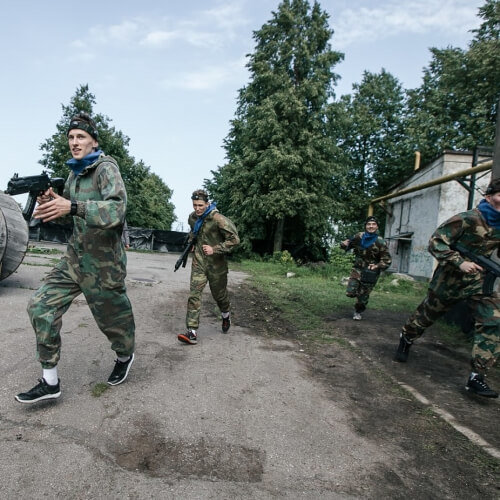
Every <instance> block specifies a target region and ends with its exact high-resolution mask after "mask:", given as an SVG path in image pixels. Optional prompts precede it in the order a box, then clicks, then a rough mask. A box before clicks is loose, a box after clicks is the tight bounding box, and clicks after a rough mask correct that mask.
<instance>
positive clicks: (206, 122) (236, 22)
mask: <svg viewBox="0 0 500 500" xmlns="http://www.w3.org/2000/svg"><path fill="white" fill-rule="evenodd" d="M320 4H321V6H322V8H323V9H324V10H326V11H327V12H328V13H329V15H330V27H331V28H332V29H333V30H334V32H335V33H334V35H333V37H332V40H331V46H332V48H333V49H334V50H338V51H340V52H343V53H344V54H345V60H344V62H342V63H341V64H339V65H337V66H336V67H335V71H336V72H337V73H338V74H340V76H341V80H340V83H339V85H338V86H337V87H336V94H337V96H340V95H342V94H346V93H349V92H350V91H351V88H352V84H353V83H356V82H359V81H360V80H361V75H362V73H363V71H364V70H368V71H372V72H379V71H380V70H381V69H382V68H385V69H386V70H387V71H389V72H390V73H392V74H393V75H394V76H395V77H397V78H398V79H399V81H400V82H401V84H402V85H403V86H404V87H405V88H414V87H417V86H419V85H420V83H421V78H422V68H423V67H425V66H427V64H428V63H429V61H430V52H429V48H430V47H439V48H444V47H447V46H454V47H462V48H466V47H467V44H468V43H469V41H470V40H471V38H472V34H471V33H470V30H471V29H474V28H476V27H477V26H478V25H479V19H478V17H477V11H478V8H479V7H480V6H481V5H483V4H484V1H482V0H481V1H478V0H376V1H375V0H373V1H372V0H323V1H321V2H320ZM278 5H279V2H278V1H277V0H189V1H184V2H180V1H179V2H177V1H173V0H170V1H169V0H163V1H162V0H141V1H137V0H120V1H117V0H99V1H97V0H89V1H81V2H76V3H75V2H67V1H61V0H46V1H40V0H16V1H4V2H2V16H1V18H0V42H1V44H2V53H1V55H0V63H1V67H2V77H1V78H0V99H1V108H0V109H1V110H2V113H3V116H2V120H1V127H2V134H1V136H2V143H3V149H4V160H3V162H2V163H3V164H2V166H1V168H0V189H5V188H6V186H7V181H8V179H9V178H10V177H11V176H12V174H13V173H15V172H18V173H19V174H20V175H34V174H38V173H40V172H41V166H40V165H39V164H38V163H37V162H38V160H39V159H40V158H41V151H40V149H39V148H40V144H41V143H43V142H44V141H45V139H47V138H48V137H50V136H51V135H52V134H53V133H54V132H55V126H56V124H57V122H58V121H59V120H60V118H61V116H62V110H61V105H62V104H68V103H69V100H70V98H71V97H72V96H73V94H74V93H75V90H76V89H77V88H78V87H79V86H80V85H81V84H86V83H88V84H89V86H90V90H91V92H92V93H93V94H94V95H95V96H96V100H97V105H96V111H97V112H100V113H103V114H105V115H107V116H108V117H110V118H111V119H112V123H113V125H114V126H115V127H116V128H117V129H118V130H121V131H122V132H123V133H124V134H125V135H127V136H128V137H129V138H130V147H129V151H130V153H131V154H132V155H133V156H134V157H135V158H136V159H137V160H140V159H142V160H143V161H144V162H145V164H146V165H148V166H149V167H150V168H151V170H152V171H153V172H155V173H156V174H158V175H159V176H160V177H161V178H162V179H163V180H164V181H165V182H166V184H167V185H168V186H169V187H170V188H171V189H173V190H174V195H173V198H172V201H173V203H174V205H175V206H176V211H175V213H176V216H177V217H178V219H179V221H178V223H174V227H173V228H172V229H178V230H182V229H183V228H184V229H186V227H187V224H186V219H187V216H188V214H189V212H190V210H191V208H190V199H189V197H190V194H191V192H192V191H193V190H194V189H196V188H198V187H201V186H202V184H203V180H204V179H205V178H208V177H211V173H210V171H211V170H215V169H217V167H218V166H220V165H222V164H223V163H224V150H223V148H222V145H223V139H224V137H226V135H227V133H228V131H229V121H230V120H231V119H232V118H233V116H234V113H235V109H236V98H237V91H238V89H240V88H241V87H243V86H244V85H245V84H246V83H247V81H248V73H247V70H246V68H245V63H246V55H247V54H249V53H252V52H253V50H254V40H253V38H252V34H253V31H254V30H257V29H259V28H260V27H261V26H262V24H264V23H265V22H266V21H268V20H269V19H271V17H272V11H273V10H276V8H277V6H278ZM19 201H22V200H19ZM182 226H183V227H182Z"/></svg>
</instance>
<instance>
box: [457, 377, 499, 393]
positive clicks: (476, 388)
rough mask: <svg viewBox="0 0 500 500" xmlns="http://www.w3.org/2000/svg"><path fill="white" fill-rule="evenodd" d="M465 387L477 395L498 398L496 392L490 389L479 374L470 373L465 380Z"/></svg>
mask: <svg viewBox="0 0 500 500" xmlns="http://www.w3.org/2000/svg"><path fill="white" fill-rule="evenodd" d="M465 388H466V389H467V390H468V391H471V392H473V393H474V394H477V395H478V396H483V397H485V398H498V392H496V391H494V390H493V389H490V388H489V387H488V384H487V383H486V382H485V381H484V377H483V376H482V375H479V374H475V375H471V376H470V377H469V380H467V385H466V386H465Z"/></svg>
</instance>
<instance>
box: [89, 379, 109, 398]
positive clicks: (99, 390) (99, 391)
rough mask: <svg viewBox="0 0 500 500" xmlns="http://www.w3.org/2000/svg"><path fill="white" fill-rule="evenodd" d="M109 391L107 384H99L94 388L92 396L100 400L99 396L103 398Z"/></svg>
mask: <svg viewBox="0 0 500 500" xmlns="http://www.w3.org/2000/svg"><path fill="white" fill-rule="evenodd" d="M108 389H109V385H108V384H105V383H104V382H98V383H97V384H95V385H94V387H92V391H91V392H92V396H94V397H95V398H98V397H99V396H102V395H103V394H104V393H105V392H106V391H107V390H108Z"/></svg>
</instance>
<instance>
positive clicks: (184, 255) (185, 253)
mask: <svg viewBox="0 0 500 500" xmlns="http://www.w3.org/2000/svg"><path fill="white" fill-rule="evenodd" d="M197 238H198V235H195V236H193V239H192V240H191V241H188V240H189V234H188V235H187V236H186V241H187V245H186V248H184V250H183V252H182V254H181V256H180V257H179V258H178V259H177V262H176V263H175V267H174V273H175V271H177V269H179V267H181V265H182V267H186V262H187V258H188V255H189V252H190V251H191V249H192V248H193V247H194V246H195V245H196V240H197Z"/></svg>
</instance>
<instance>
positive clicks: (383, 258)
mask: <svg viewBox="0 0 500 500" xmlns="http://www.w3.org/2000/svg"><path fill="white" fill-rule="evenodd" d="M377 244H378V245H379V249H380V261H379V263H378V264H377V267H378V268H379V269H381V270H384V269H387V268H388V267H389V266H390V265H391V263H392V257H391V254H390V253H389V248H388V246H387V243H386V242H385V240H384V239H383V238H378V241H377Z"/></svg>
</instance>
